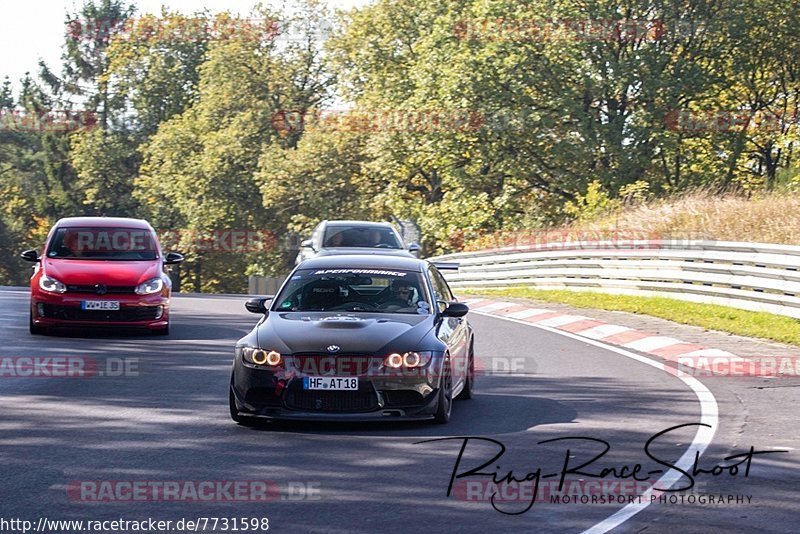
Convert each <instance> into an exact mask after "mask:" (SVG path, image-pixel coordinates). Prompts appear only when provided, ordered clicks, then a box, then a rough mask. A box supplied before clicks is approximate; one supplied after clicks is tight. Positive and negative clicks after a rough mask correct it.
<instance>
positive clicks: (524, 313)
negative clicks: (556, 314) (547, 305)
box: [498, 308, 553, 319]
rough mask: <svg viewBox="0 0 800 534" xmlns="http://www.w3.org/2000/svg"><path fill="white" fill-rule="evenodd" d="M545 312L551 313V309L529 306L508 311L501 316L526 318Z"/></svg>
mask: <svg viewBox="0 0 800 534" xmlns="http://www.w3.org/2000/svg"><path fill="white" fill-rule="evenodd" d="M545 313H553V310H539V309H536V308H530V309H527V310H522V311H518V312H514V313H509V314H507V315H504V316H503V317H511V318H512V319H527V318H528V317H533V316H534V315H544V314H545ZM498 317H500V316H498Z"/></svg>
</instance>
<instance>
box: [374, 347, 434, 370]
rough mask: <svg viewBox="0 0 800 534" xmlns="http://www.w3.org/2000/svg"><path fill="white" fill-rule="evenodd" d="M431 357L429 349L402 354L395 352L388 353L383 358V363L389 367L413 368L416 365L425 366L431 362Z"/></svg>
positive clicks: (431, 353)
mask: <svg viewBox="0 0 800 534" xmlns="http://www.w3.org/2000/svg"><path fill="white" fill-rule="evenodd" d="M432 358H433V352H430V351H419V352H415V351H412V352H406V353H404V354H400V353H397V352H395V353H394V354H390V355H388V356H387V357H386V359H385V360H383V365H385V366H386V367H388V368H390V369H401V368H407V369H413V368H417V367H425V366H426V365H428V364H429V363H431V359H432Z"/></svg>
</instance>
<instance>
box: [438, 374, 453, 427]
mask: <svg viewBox="0 0 800 534" xmlns="http://www.w3.org/2000/svg"><path fill="white" fill-rule="evenodd" d="M452 411H453V376H452V375H451V374H450V362H445V363H444V366H443V368H442V384H441V386H440V387H439V402H437V406H436V414H435V415H434V416H433V420H434V421H435V422H436V423H438V424H440V425H443V424H445V423H447V422H449V421H450V413H451V412H452Z"/></svg>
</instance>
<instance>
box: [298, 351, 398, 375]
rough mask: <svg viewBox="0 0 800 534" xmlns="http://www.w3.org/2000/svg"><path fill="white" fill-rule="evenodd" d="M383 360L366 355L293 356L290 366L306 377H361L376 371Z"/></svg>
mask: <svg viewBox="0 0 800 534" xmlns="http://www.w3.org/2000/svg"><path fill="white" fill-rule="evenodd" d="M382 363H383V358H380V357H377V356H366V355H344V354H341V355H338V354H337V355H335V356H331V355H329V354H295V355H294V356H292V364H293V365H294V368H295V369H296V370H297V371H299V372H300V373H302V374H304V375H307V376H325V375H335V376H361V375H365V374H367V372H368V371H369V370H373V371H375V370H377V369H378V368H380V366H381V364H382Z"/></svg>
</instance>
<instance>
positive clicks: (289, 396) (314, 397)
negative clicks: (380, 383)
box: [285, 390, 378, 412]
mask: <svg viewBox="0 0 800 534" xmlns="http://www.w3.org/2000/svg"><path fill="white" fill-rule="evenodd" d="M285 402H286V406H287V407H288V408H291V409H294V410H303V411H307V412H368V411H372V410H374V409H376V408H377V407H378V397H377V396H376V395H375V393H373V392H369V391H304V390H297V391H291V390H290V391H287V392H286V397H285Z"/></svg>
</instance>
